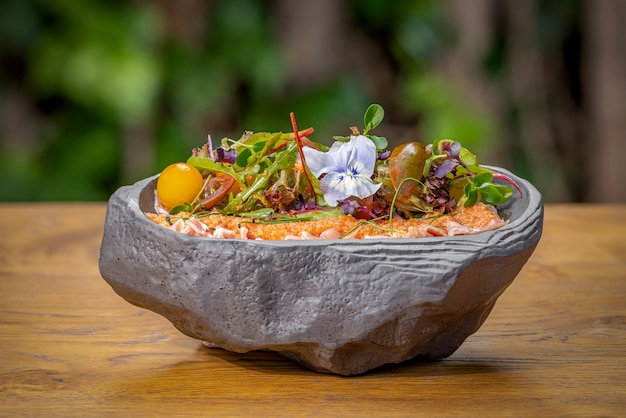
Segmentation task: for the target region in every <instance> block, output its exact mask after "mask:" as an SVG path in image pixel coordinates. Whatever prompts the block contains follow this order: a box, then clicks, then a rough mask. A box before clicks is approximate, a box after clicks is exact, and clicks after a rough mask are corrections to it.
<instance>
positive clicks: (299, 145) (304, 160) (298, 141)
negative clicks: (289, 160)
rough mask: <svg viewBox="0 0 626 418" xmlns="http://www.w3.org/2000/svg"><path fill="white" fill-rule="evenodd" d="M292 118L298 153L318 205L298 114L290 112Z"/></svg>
mask: <svg viewBox="0 0 626 418" xmlns="http://www.w3.org/2000/svg"><path fill="white" fill-rule="evenodd" d="M289 117H290V118H291V127H292V128H293V134H294V139H295V140H296V145H297V146H298V153H299V154H300V161H302V170H303V171H304V175H305V177H306V179H307V180H308V181H309V185H311V189H312V190H313V199H314V202H315V204H316V205H317V194H316V193H315V189H313V182H312V181H311V178H310V177H309V173H308V171H307V166H306V159H305V158H304V152H303V151H302V139H301V138H300V133H299V132H298V124H297V123H296V115H294V114H293V112H291V113H290V114H289Z"/></svg>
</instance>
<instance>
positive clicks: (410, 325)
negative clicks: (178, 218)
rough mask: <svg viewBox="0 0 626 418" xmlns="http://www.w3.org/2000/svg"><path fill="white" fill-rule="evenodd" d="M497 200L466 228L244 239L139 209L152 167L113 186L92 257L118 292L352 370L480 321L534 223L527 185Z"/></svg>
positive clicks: (430, 352) (443, 342)
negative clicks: (201, 233)
mask: <svg viewBox="0 0 626 418" xmlns="http://www.w3.org/2000/svg"><path fill="white" fill-rule="evenodd" d="M491 168H492V169H494V170H496V171H498V172H501V173H503V174H506V175H508V176H509V177H511V178H513V179H514V180H515V181H516V182H517V184H518V185H519V186H520V187H521V189H522V192H523V195H522V196H520V195H519V194H518V193H517V192H516V193H515V195H514V197H513V198H512V199H511V200H510V201H508V202H507V203H506V204H504V205H502V206H501V207H499V208H498V210H499V211H500V213H501V214H502V215H503V216H505V217H508V219H509V223H508V224H507V225H506V226H504V227H502V228H500V229H496V230H493V231H487V232H482V233H479V234H476V235H467V236H457V237H429V238H412V239H408V238H387V239H385V238H381V239H367V240H356V239H351V240H326V241H324V240H317V241H315V240H314V241H245V240H236V239H235V240H233V239H228V240H227V239H211V238H199V237H191V236H187V235H184V234H181V233H177V232H174V231H171V230H168V229H166V228H163V227H161V226H158V225H156V224H154V223H152V221H150V220H149V219H148V218H147V217H146V216H145V215H144V211H151V210H152V208H153V207H154V188H155V186H156V179H157V176H153V177H150V178H147V179H145V180H142V181H139V182H137V183H135V184H134V185H132V186H125V187H121V188H120V189H118V190H117V191H116V192H115V193H114V194H113V195H112V197H111V198H110V200H109V203H108V208H107V214H106V221H105V228H104V236H103V239H102V245H101V249H100V260H99V267H100V272H101V274H102V276H103V278H104V279H105V280H106V281H107V282H108V283H109V284H110V285H111V287H112V288H113V290H114V291H115V292H117V294H119V295H120V296H121V297H122V298H124V299H125V300H127V301H128V302H130V303H132V304H134V305H137V306H139V307H142V308H146V309H149V310H151V311H154V312H156V313H158V314H160V315H162V316H164V317H165V318H167V319H168V320H169V321H171V323H172V324H173V325H174V326H175V327H176V328H177V329H178V330H180V331H181V332H182V333H184V334H186V335H188V336H190V337H193V338H197V339H198V340H201V341H203V342H205V343H206V344H207V345H209V346H212V347H220V348H223V349H226V350H230V351H233V352H238V353H245V352H249V351H252V350H270V351H275V352H278V353H280V354H281V355H283V356H285V357H287V358H290V359H292V360H295V361H296V362H298V363H300V364H302V365H304V366H305V367H308V368H310V369H313V370H315V371H318V372H324V373H334V374H339V375H345V376H349V375H357V374H361V373H364V372H366V371H368V370H371V369H374V368H376V367H379V366H381V365H384V364H390V363H400V362H403V361H405V360H408V359H411V358H414V357H421V358H424V359H441V358H445V357H447V356H449V355H451V354H452V353H453V352H454V351H455V350H456V349H457V348H458V347H459V346H460V345H461V344H462V343H463V342H464V341H465V339H466V338H467V337H468V336H469V335H471V334H473V333H474V332H476V331H477V330H478V329H479V327H480V326H481V325H482V324H483V322H484V321H485V319H486V318H487V316H488V315H489V313H490V311H491V309H492V308H493V306H494V304H495V302H496V299H497V298H498V297H499V296H500V295H501V294H502V292H504V290H505V289H506V288H507V287H508V286H509V284H511V282H512V281H513V279H514V278H515V276H516V275H517V274H518V273H519V271H520V270H521V269H522V267H523V266H524V264H525V263H526V261H527V260H528V258H529V257H530V255H531V254H532V252H533V250H534V249H535V247H536V245H537V243H538V241H539V239H540V237H541V232H542V226H543V204H542V198H541V195H540V194H539V192H538V191H537V190H536V189H535V188H534V187H533V186H532V185H531V184H530V183H529V182H527V181H525V180H523V179H521V178H519V177H517V176H515V175H513V174H511V173H510V172H508V171H506V170H503V169H499V168H496V167H491Z"/></svg>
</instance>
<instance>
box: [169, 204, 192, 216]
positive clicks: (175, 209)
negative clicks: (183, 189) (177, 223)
mask: <svg viewBox="0 0 626 418" xmlns="http://www.w3.org/2000/svg"><path fill="white" fill-rule="evenodd" d="M181 212H190V213H191V212H193V207H192V206H191V203H188V202H185V203H183V204H182V205H178V206H174V207H173V208H172V209H171V210H170V212H169V213H170V215H176V214H178V213H181Z"/></svg>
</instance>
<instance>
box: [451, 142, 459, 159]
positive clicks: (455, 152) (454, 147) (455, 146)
mask: <svg viewBox="0 0 626 418" xmlns="http://www.w3.org/2000/svg"><path fill="white" fill-rule="evenodd" d="M462 148H463V147H462V146H461V143H460V142H453V143H452V144H450V148H448V154H450V157H452V158H454V159H458V158H459V155H460V154H461V149H462Z"/></svg>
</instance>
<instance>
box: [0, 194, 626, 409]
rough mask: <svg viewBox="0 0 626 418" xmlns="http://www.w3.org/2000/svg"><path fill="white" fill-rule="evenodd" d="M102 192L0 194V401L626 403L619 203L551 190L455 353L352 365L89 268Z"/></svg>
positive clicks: (151, 404) (625, 293) (411, 405)
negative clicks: (555, 197)
mask: <svg viewBox="0 0 626 418" xmlns="http://www.w3.org/2000/svg"><path fill="white" fill-rule="evenodd" d="M104 213H105V204H103V203H91V204H60V203H59V204H2V205H0V415H3V416H22V415H46V416H75V415H79V416H88V415H103V414H115V415H122V416H150V415H195V416H202V415H220V416H252V415H254V416H350V415H352V416H364V415H368V416H418V415H425V416H478V415H480V416H485V415H486V416H520V415H522V416H551V417H553V416H626V364H625V363H626V205H577V206H576V205H548V206H547V207H546V213H545V228H544V235H543V237H542V239H541V242H540V244H539V246H538V248H537V250H536V252H535V253H534V255H533V256H532V257H531V259H530V261H529V262H528V264H526V266H525V267H524V269H523V270H522V272H521V273H520V274H519V276H518V277H517V279H516V280H515V281H514V282H513V284H512V285H511V286H510V287H509V289H507V291H506V292H505V293H504V295H503V296H501V297H500V299H499V300H498V302H497V304H496V307H495V309H494V310H493V312H492V313H491V315H490V317H489V318H488V319H487V321H486V323H485V324H484V325H483V327H482V328H481V329H480V330H479V331H478V332H477V333H476V334H474V335H472V336H471V337H470V338H469V339H468V340H467V341H466V342H465V344H464V345H462V346H461V348H460V349H459V350H458V351H457V352H456V353H454V354H453V355H452V356H451V357H449V358H447V359H445V360H442V361H438V362H420V361H409V362H407V363H404V364H401V365H396V366H385V367H383V368H381V369H378V370H374V371H372V372H370V373H368V374H365V375H362V376H358V377H349V378H346V377H339V376H332V375H324V374H318V373H315V372H312V371H309V370H305V369H303V368H301V367H299V366H297V365H295V364H293V363H291V362H290V361H288V360H286V359H283V358H282V357H279V356H278V355H276V354H274V353H267V352H254V353H248V354H236V353H230V352H226V351H222V350H219V349H210V348H207V347H205V346H203V345H202V344H201V343H200V342H199V341H196V340H194V339H191V338H188V337H186V336H184V335H182V334H181V333H179V332H178V331H176V330H175V329H174V327H173V326H171V325H170V323H169V322H168V321H166V320H165V319H163V318H162V317H160V316H158V315H156V314H154V313H152V312H149V311H146V310H142V309H139V308H137V307H134V306H132V305H130V304H128V303H127V302H125V301H124V300H123V299H121V298H120V297H118V296H117V295H116V294H115V293H114V292H113V291H112V289H111V288H110V287H109V286H108V284H107V283H106V282H105V281H104V280H103V279H102V278H101V277H100V274H99V271H98V264H97V262H98V255H99V246H100V239H101V236H102V228H103V222H104Z"/></svg>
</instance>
